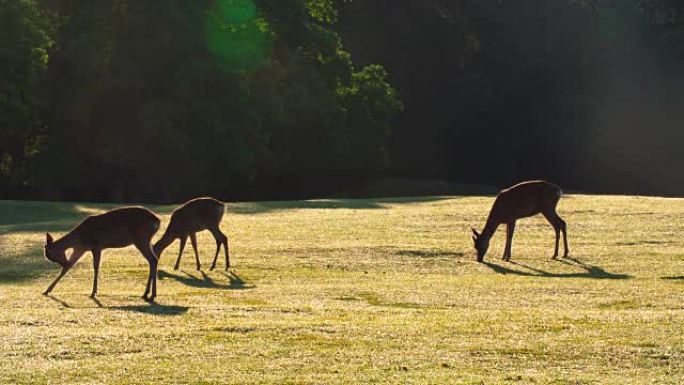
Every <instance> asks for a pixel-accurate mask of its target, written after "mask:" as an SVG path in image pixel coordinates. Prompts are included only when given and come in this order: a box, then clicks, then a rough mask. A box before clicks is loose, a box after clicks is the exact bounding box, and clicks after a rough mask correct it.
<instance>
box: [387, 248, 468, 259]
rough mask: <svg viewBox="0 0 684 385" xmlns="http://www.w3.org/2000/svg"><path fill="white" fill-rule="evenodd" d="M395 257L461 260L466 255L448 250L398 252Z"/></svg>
mask: <svg viewBox="0 0 684 385" xmlns="http://www.w3.org/2000/svg"><path fill="white" fill-rule="evenodd" d="M394 255H398V256H402V257H416V258H425V259H429V258H461V257H463V256H464V255H465V253H462V252H455V251H447V250H418V249H409V250H398V251H396V252H395V253H394Z"/></svg>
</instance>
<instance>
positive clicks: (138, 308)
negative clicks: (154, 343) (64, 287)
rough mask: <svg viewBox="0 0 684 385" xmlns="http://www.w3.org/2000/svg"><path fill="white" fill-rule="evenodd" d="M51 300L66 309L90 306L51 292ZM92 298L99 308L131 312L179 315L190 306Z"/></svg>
mask: <svg viewBox="0 0 684 385" xmlns="http://www.w3.org/2000/svg"><path fill="white" fill-rule="evenodd" d="M46 297H47V298H49V299H50V300H52V301H54V302H56V303H58V304H59V305H61V306H62V307H64V308H66V309H86V308H89V307H88V306H85V307H74V306H72V305H70V304H69V303H67V302H66V301H64V300H62V299H60V298H58V297H56V296H54V295H52V294H50V295H47V296H46ZM90 299H91V300H92V301H93V302H94V303H95V306H97V307H98V308H99V309H108V310H120V311H129V312H134V313H142V314H150V315H160V316H177V315H181V314H185V313H187V312H188V310H189V309H190V307H188V306H176V305H163V304H160V303H157V302H149V303H147V304H146V305H124V306H105V305H103V304H102V302H100V300H99V299H98V298H97V297H90Z"/></svg>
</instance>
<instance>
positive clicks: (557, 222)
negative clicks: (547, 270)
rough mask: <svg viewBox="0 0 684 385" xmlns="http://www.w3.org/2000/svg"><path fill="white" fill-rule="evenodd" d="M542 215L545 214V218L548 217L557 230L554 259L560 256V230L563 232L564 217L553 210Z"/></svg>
mask: <svg viewBox="0 0 684 385" xmlns="http://www.w3.org/2000/svg"><path fill="white" fill-rule="evenodd" d="M542 215H544V218H546V220H547V221H549V223H550V224H551V226H553V230H554V231H555V232H556V246H555V248H554V250H553V257H552V258H553V259H556V258H557V257H558V242H559V241H560V232H561V224H560V222H562V219H560V217H559V216H558V214H556V212H555V211H551V212H543V213H542Z"/></svg>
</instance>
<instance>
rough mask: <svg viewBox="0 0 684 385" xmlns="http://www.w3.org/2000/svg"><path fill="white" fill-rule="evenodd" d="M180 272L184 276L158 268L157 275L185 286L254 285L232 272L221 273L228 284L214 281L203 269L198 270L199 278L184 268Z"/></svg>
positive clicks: (231, 287)
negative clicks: (248, 283)
mask: <svg viewBox="0 0 684 385" xmlns="http://www.w3.org/2000/svg"><path fill="white" fill-rule="evenodd" d="M182 273H183V274H185V276H183V275H180V274H173V273H168V272H166V271H164V270H159V272H158V273H157V275H158V277H159V279H160V280H164V279H173V280H175V281H177V282H179V283H182V284H184V285H186V286H190V287H198V288H205V289H222V290H246V289H253V288H254V287H255V286H254V285H247V284H246V283H245V281H244V280H243V279H242V278H240V276H238V275H237V274H235V273H233V272H230V273H223V275H224V276H225V277H227V278H228V284H225V283H220V282H216V281H215V280H214V279H212V278H211V277H210V276H208V275H207V274H206V273H205V272H203V271H200V274H201V275H202V277H201V278H200V277H197V276H194V275H192V274H190V273H188V272H186V271H184V270H183V271H182Z"/></svg>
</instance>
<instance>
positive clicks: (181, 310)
mask: <svg viewBox="0 0 684 385" xmlns="http://www.w3.org/2000/svg"><path fill="white" fill-rule="evenodd" d="M106 309H112V310H121V311H130V312H133V313H142V314H150V315H162V316H177V315H181V314H185V313H187V312H188V310H189V309H190V308H189V307H188V306H175V305H161V304H158V303H156V302H153V303H151V304H149V305H129V306H112V307H108V308H106Z"/></svg>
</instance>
